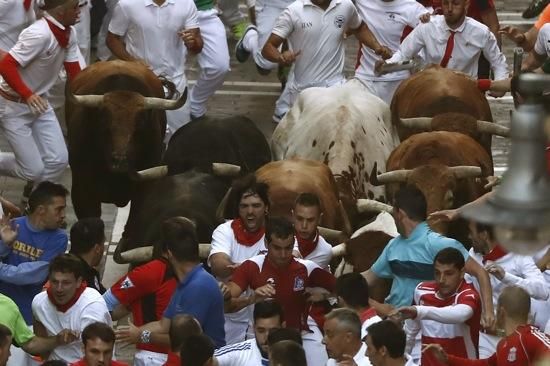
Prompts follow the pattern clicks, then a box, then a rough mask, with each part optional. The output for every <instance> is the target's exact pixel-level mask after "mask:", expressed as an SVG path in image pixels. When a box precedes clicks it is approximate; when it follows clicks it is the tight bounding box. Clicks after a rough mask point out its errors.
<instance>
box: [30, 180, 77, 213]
mask: <svg viewBox="0 0 550 366" xmlns="http://www.w3.org/2000/svg"><path fill="white" fill-rule="evenodd" d="M68 194H69V191H68V190H67V188H65V187H64V186H63V185H61V184H58V183H53V182H48V181H43V182H40V183H38V185H37V186H36V187H35V188H34V189H33V190H32V192H31V194H30V196H29V202H28V205H29V212H30V213H33V212H34V210H36V208H37V207H38V206H40V205H45V204H48V203H50V202H51V200H52V199H53V198H54V197H63V198H65V197H67V195H68Z"/></svg>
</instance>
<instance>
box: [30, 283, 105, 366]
mask: <svg viewBox="0 0 550 366" xmlns="http://www.w3.org/2000/svg"><path fill="white" fill-rule="evenodd" d="M32 313H33V316H34V318H35V319H36V320H38V321H39V322H40V323H42V324H43V325H44V327H45V328H46V330H47V331H48V335H49V336H52V335H56V334H57V333H59V332H60V331H61V330H63V329H70V330H74V331H77V332H79V333H82V331H83V330H84V328H86V326H88V325H89V324H91V323H95V322H101V323H105V324H107V325H109V326H111V325H112V321H111V315H110V314H109V310H108V309H107V304H105V300H103V297H102V296H101V294H100V293H99V292H97V291H96V290H95V289H93V288H90V287H88V288H86V289H85V290H84V292H83V293H82V294H81V295H80V297H79V298H78V300H77V301H76V302H75V303H74V305H73V306H71V307H70V308H69V309H68V310H67V311H66V312H64V313H62V312H60V311H57V308H56V307H55V305H54V304H52V303H51V301H50V299H49V298H48V294H47V293H46V291H42V292H41V293H39V294H38V295H36V296H35V297H34V299H33V301H32ZM82 357H83V353H82V341H78V342H73V343H70V344H67V345H65V346H59V347H56V348H54V350H53V351H52V352H51V354H50V358H49V359H50V360H63V361H65V362H68V363H71V362H76V361H78V360H79V359H81V358H82Z"/></svg>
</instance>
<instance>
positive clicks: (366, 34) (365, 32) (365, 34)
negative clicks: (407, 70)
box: [351, 22, 392, 59]
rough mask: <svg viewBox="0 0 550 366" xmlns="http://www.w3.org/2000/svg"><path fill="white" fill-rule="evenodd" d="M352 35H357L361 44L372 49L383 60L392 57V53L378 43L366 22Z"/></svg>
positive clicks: (354, 30)
mask: <svg viewBox="0 0 550 366" xmlns="http://www.w3.org/2000/svg"><path fill="white" fill-rule="evenodd" d="M351 33H352V34H354V35H355V37H356V38H357V39H358V40H359V42H361V43H362V44H364V45H365V46H367V47H369V48H370V49H372V50H373V51H374V53H376V54H377V55H380V56H381V57H382V58H383V59H388V58H390V57H391V55H392V51H391V50H390V49H389V48H387V47H385V46H382V45H381V44H380V43H379V42H378V40H377V39H376V37H375V36H374V34H372V32H371V30H370V29H369V27H368V26H367V24H366V23H365V22H362V23H361V25H360V26H359V28H357V29H353V30H351Z"/></svg>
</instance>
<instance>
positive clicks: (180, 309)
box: [117, 217, 225, 348]
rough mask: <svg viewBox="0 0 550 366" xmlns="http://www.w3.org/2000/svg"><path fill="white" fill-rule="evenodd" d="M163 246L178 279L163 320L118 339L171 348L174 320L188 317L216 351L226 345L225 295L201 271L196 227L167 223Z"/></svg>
mask: <svg viewBox="0 0 550 366" xmlns="http://www.w3.org/2000/svg"><path fill="white" fill-rule="evenodd" d="M161 231H162V239H161V241H160V245H161V247H162V250H163V251H166V252H167V253H168V260H169V262H170V265H171V266H172V268H173V269H174V272H175V274H176V277H177V278H178V282H179V284H178V287H177V288H176V292H175V293H174V295H173V296H172V299H171V300H170V303H169V304H168V307H167V308H166V310H165V312H164V316H163V317H162V319H161V320H159V321H155V322H151V323H147V324H145V325H143V326H141V327H139V328H137V327H135V326H132V325H130V327H128V328H127V329H121V330H117V339H118V340H119V341H125V342H130V343H136V342H138V341H139V342H141V343H156V344H166V345H167V344H168V332H169V330H170V322H171V319H172V318H173V317H174V316H176V315H178V314H188V315H191V316H193V317H195V319H197V320H198V321H199V323H200V325H201V327H202V330H203V332H204V334H206V335H207V336H208V337H210V338H211V339H212V341H213V342H214V344H215V345H216V348H219V347H222V346H224V345H225V330H224V316H223V311H224V310H223V305H224V300H223V295H222V292H221V290H220V288H219V285H218V282H217V281H216V279H215V278H214V277H212V275H211V274H209V273H208V272H206V270H205V269H204V268H203V267H202V264H201V263H200V259H199V241H198V239H197V234H196V231H195V226H194V224H193V223H192V222H191V221H190V220H189V219H187V218H185V217H173V218H170V219H168V220H166V221H165V222H164V223H163V225H162V228H161Z"/></svg>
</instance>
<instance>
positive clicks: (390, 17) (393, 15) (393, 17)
mask: <svg viewBox="0 0 550 366" xmlns="http://www.w3.org/2000/svg"><path fill="white" fill-rule="evenodd" d="M396 15H397V14H396V13H388V19H389V20H391V21H395V16H396Z"/></svg>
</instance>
